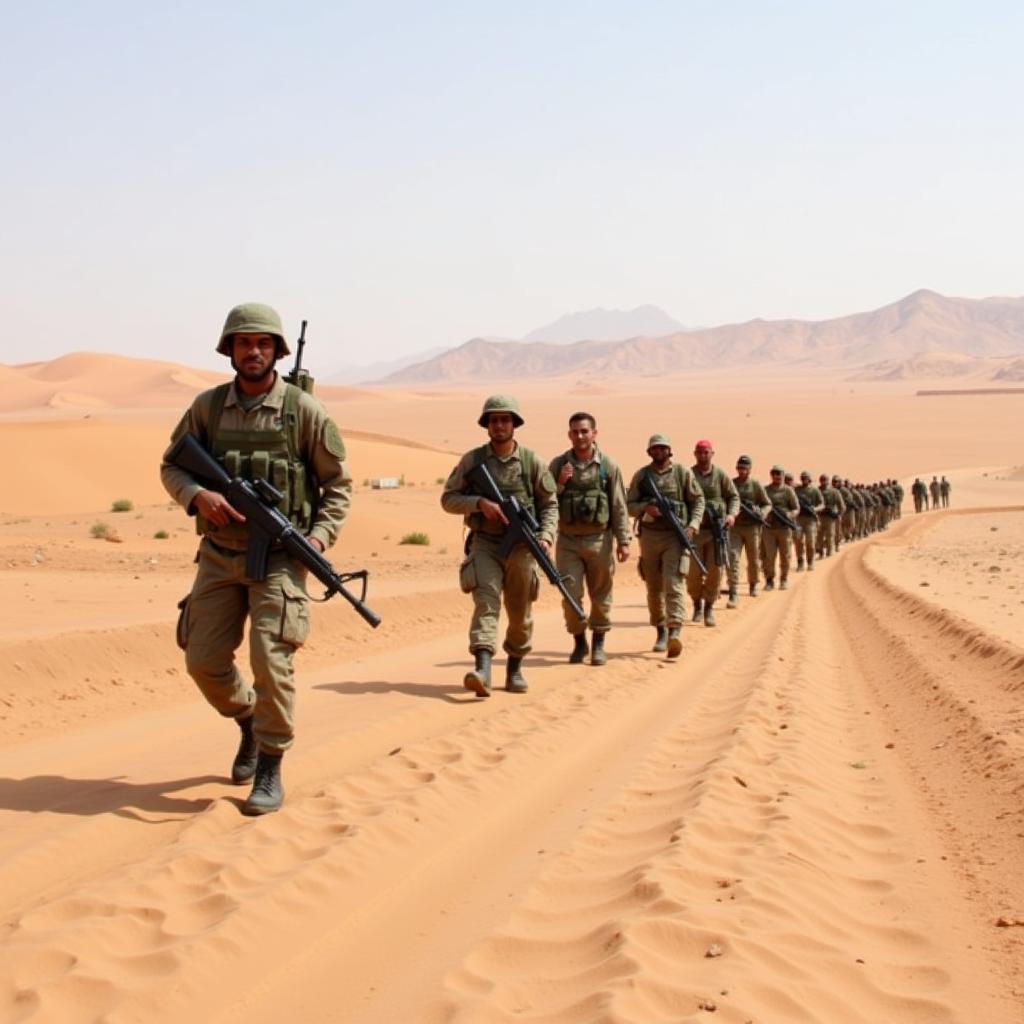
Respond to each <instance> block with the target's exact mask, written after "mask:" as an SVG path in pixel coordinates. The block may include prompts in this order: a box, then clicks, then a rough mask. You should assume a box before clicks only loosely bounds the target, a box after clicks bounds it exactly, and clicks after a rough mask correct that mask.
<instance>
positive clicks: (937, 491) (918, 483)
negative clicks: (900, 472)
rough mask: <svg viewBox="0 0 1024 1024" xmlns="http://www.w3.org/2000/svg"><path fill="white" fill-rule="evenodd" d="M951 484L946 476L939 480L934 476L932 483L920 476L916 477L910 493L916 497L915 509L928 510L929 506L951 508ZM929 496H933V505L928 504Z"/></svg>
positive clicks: (917, 510)
mask: <svg viewBox="0 0 1024 1024" xmlns="http://www.w3.org/2000/svg"><path fill="white" fill-rule="evenodd" d="M951 486H952V485H951V484H950V482H949V481H948V480H947V479H946V478H945V477H943V478H942V479H941V480H939V479H938V478H937V477H934V476H933V477H932V481H931V483H930V484H926V483H925V482H924V481H923V480H922V479H921V478H920V477H915V478H914V482H913V484H912V485H911V488H910V493H911V495H912V496H913V499H914V511H915V512H927V511H928V509H929V507H931V508H932V509H936V508H949V492H950V490H951ZM929 497H930V498H931V506H929V504H928V499H929Z"/></svg>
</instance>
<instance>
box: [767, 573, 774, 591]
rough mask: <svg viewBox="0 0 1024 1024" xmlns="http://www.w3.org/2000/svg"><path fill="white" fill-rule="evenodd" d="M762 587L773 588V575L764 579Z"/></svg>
mask: <svg viewBox="0 0 1024 1024" xmlns="http://www.w3.org/2000/svg"><path fill="white" fill-rule="evenodd" d="M764 589H765V590H774V589H775V577H774V576H769V577H768V578H767V579H766V580H765V581H764Z"/></svg>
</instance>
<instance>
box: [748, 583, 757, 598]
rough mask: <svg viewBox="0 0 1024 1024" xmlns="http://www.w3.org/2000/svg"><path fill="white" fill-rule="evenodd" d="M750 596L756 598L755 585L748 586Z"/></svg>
mask: <svg viewBox="0 0 1024 1024" xmlns="http://www.w3.org/2000/svg"><path fill="white" fill-rule="evenodd" d="M750 596H751V597H757V584H756V583H751V584H750Z"/></svg>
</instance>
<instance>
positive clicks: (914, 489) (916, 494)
mask: <svg viewBox="0 0 1024 1024" xmlns="http://www.w3.org/2000/svg"><path fill="white" fill-rule="evenodd" d="M910 493H911V495H912V496H913V498H914V511H915V512H921V511H923V510H926V509H927V508H928V488H927V487H926V486H925V482H924V481H923V480H922V479H921V478H920V477H919V476H916V477H914V482H913V484H912V485H911V487H910Z"/></svg>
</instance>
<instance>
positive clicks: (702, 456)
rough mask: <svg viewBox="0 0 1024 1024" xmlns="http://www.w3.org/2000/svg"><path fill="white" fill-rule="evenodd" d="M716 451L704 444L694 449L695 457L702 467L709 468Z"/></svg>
mask: <svg viewBox="0 0 1024 1024" xmlns="http://www.w3.org/2000/svg"><path fill="white" fill-rule="evenodd" d="M714 454H715V453H714V452H713V451H712V450H711V449H710V448H705V447H703V445H702V446H700V447H698V448H694V449H693V457H694V458H695V459H696V460H697V465H698V466H700V468H701V469H707V468H708V467H709V466H710V465H711V456H712V455H714Z"/></svg>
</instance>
